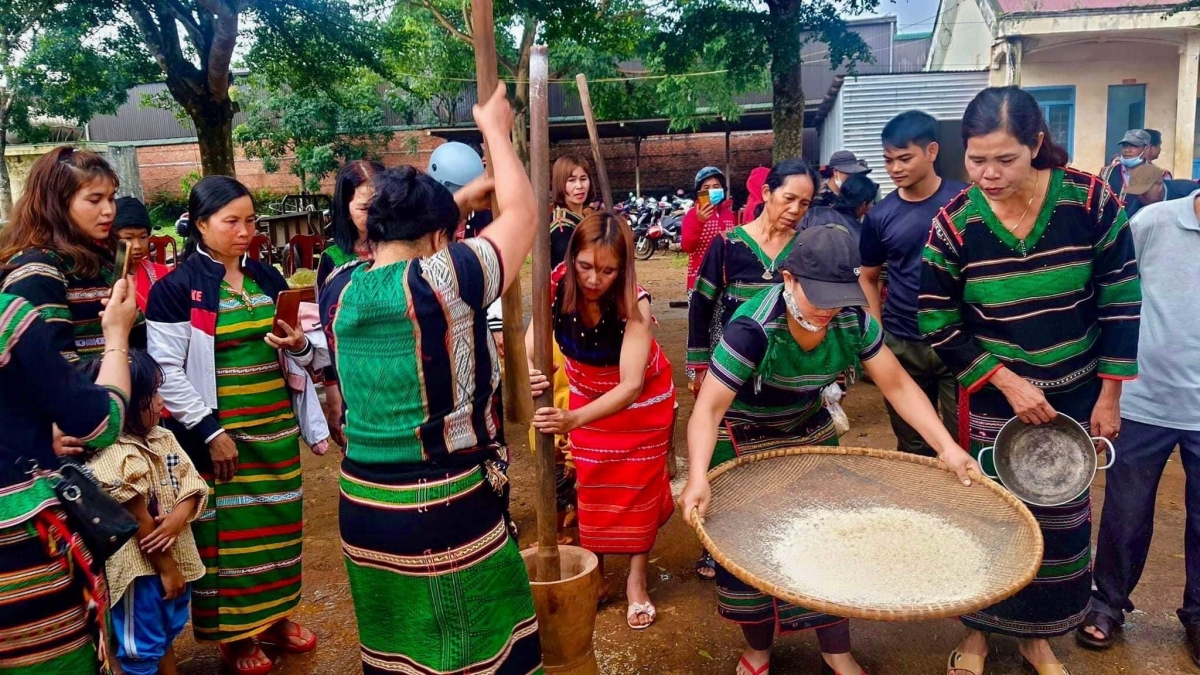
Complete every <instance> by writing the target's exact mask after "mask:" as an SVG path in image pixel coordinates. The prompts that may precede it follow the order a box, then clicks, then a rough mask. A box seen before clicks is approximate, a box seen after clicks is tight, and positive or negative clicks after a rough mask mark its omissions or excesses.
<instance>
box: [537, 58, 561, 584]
mask: <svg viewBox="0 0 1200 675" xmlns="http://www.w3.org/2000/svg"><path fill="white" fill-rule="evenodd" d="M549 72H550V65H549V61H548V59H547V57H546V46H545V45H534V47H533V53H532V55H531V58H530V60H529V177H530V178H531V179H532V182H533V194H534V197H535V198H536V199H537V213H538V217H537V231H536V233H535V234H534V238H533V363H534V365H535V366H536V367H537V369H538V370H540V371H542V372H543V373H549V372H550V371H551V370H552V369H553V368H554V345H553V342H552V339H553V338H552V336H551V332H550V325H551V320H552V318H551V316H550V103H549V95H548V91H547V90H548V86H549V85H548V82H547V80H548V79H549ZM534 403H535V404H536V406H537V407H538V408H549V407H553V406H554V390H553V389H552V388H551V389H547V390H546V391H545V392H544V393H543V394H542V395H541V396H539V397H538V398H537V400H536V401H535V402H534ZM534 450H535V454H536V457H537V496H536V499H535V500H534V504H533V505H534V507H535V510H536V511H537V533H538V551H537V581H543V582H544V581H558V580H559V579H561V578H562V570H561V569H560V566H559V560H558V513H557V509H556V506H555V494H554V434H543V433H539V434H536V439H535V447H534Z"/></svg>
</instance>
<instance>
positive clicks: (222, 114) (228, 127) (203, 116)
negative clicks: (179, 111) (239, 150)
mask: <svg viewBox="0 0 1200 675" xmlns="http://www.w3.org/2000/svg"><path fill="white" fill-rule="evenodd" d="M196 96H197V98H200V97H208V100H193V102H192V103H191V104H190V105H184V110H187V112H188V116H189V117H191V118H192V124H194V125H195V126H196V140H197V142H198V144H199V146H200V172H201V173H202V174H204V175H205V176H234V177H236V176H237V172H236V171H235V169H234V163H233V162H234V153H233V113H234V110H233V102H232V101H230V100H229V99H228V98H226V99H224V100H221V101H217V100H213V99H212V98H211V94H208V93H207V92H205V93H203V94H197V95H196ZM178 99H179V97H178V96H176V100H178Z"/></svg>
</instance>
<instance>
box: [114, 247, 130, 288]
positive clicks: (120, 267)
mask: <svg viewBox="0 0 1200 675" xmlns="http://www.w3.org/2000/svg"><path fill="white" fill-rule="evenodd" d="M127 276H129V242H127V241H125V240H124V239H119V240H117V257H116V260H115V261H114V262H113V285H114V286H116V285H117V280H118V279H124V278H125V277H127Z"/></svg>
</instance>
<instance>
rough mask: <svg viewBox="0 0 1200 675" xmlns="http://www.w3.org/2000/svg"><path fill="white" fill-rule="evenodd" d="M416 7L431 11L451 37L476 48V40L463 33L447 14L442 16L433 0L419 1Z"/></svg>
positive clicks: (468, 25)
mask: <svg viewBox="0 0 1200 675" xmlns="http://www.w3.org/2000/svg"><path fill="white" fill-rule="evenodd" d="M415 6H416V7H421V8H424V9H427V10H429V12H430V13H431V14H433V18H434V19H435V20H436V21H437V22H438V23H439V24H441V25H442V28H445V29H446V30H447V31H448V32H449V33H450V35H453V36H454V37H455V38H458V39H459V40H461V41H462V42H464V43H466V44H468V45H471V46H472V47H474V46H475V40H474V39H473V38H472V37H471V36H470V35H468V34H466V33H464V32H462V31H461V30H459V29H458V28H457V27H456V26H455V25H454V24H453V23H451V22H450V20H449V19H447V18H446V15H445V14H442V12H441V11H440V10H439V9H438V8H437V7H434V6H433V2H432V0H419V2H418V3H416V4H415ZM467 30H470V24H467Z"/></svg>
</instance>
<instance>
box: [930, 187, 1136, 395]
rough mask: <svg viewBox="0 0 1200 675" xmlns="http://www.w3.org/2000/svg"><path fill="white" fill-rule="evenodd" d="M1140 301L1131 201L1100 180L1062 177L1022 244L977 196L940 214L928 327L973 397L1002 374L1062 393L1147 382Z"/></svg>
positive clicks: (966, 196)
mask: <svg viewBox="0 0 1200 675" xmlns="http://www.w3.org/2000/svg"><path fill="white" fill-rule="evenodd" d="M1141 297H1142V295H1141V290H1140V287H1139V284H1138V274H1137V262H1136V260H1135V259H1134V252H1133V238H1132V236H1131V235H1130V233H1129V226H1128V222H1127V220H1126V218H1125V212H1124V211H1123V210H1122V209H1121V204H1120V202H1118V201H1117V200H1116V198H1115V197H1114V196H1113V194H1112V192H1111V191H1110V190H1109V189H1108V188H1107V187H1106V186H1105V185H1104V183H1102V182H1101V181H1100V180H1099V179H1098V178H1096V177H1095V176H1092V175H1089V174H1086V173H1083V172H1080V171H1075V170H1073V169H1066V170H1063V169H1055V170H1054V171H1053V174H1052V176H1051V179H1050V185H1049V187H1048V189H1047V193H1046V203H1045V205H1044V206H1043V207H1042V211H1041V213H1040V214H1039V215H1038V218H1037V221H1036V222H1035V224H1034V227H1033V230H1032V231H1031V232H1030V233H1029V236H1027V237H1026V238H1025V239H1023V240H1017V239H1016V238H1015V237H1014V236H1013V235H1012V234H1011V233H1010V232H1009V231H1008V230H1007V229H1006V228H1005V227H1004V225H1002V224H1001V223H1000V221H999V219H997V218H996V216H995V214H994V213H992V210H991V207H989V206H988V203H987V199H986V197H984V195H983V192H982V191H981V190H980V189H979V188H978V187H971V188H969V189H967V190H965V191H963V192H962V193H961V194H960V195H959V196H958V197H956V198H955V199H954V200H953V201H951V202H950V203H949V204H947V205H946V206H945V207H944V208H943V209H942V210H941V212H939V213H938V216H937V218H936V219H935V220H934V221H933V231H932V233H931V235H930V239H929V244H928V245H927V246H926V248H925V259H924V265H923V269H922V279H921V296H920V299H919V305H920V306H919V311H918V314H917V320H918V323H919V325H920V329H921V333H922V334H923V335H924V337H925V339H926V340H928V341H929V342H930V343H931V344H932V345H933V347H934V349H936V350H937V352H938V355H939V356H940V357H941V358H942V361H944V362H945V363H946V365H947V367H949V368H950V369H951V370H952V371H954V372H955V373H956V374H957V375H958V379H959V381H960V382H962V384H963V386H964V387H966V388H967V390H968V392H971V393H973V392H975V391H978V390H979V389H981V388H982V387H983V386H984V385H985V384H986V383H987V380H988V378H989V377H990V376H991V375H992V374H993V373H995V372H996V371H997V370H998V369H999V368H1000V366H1002V365H1003V366H1006V367H1008V368H1009V369H1011V370H1012V371H1013V372H1015V373H1016V374H1018V375H1020V376H1021V377H1024V378H1025V379H1027V380H1030V381H1031V382H1033V383H1034V384H1036V385H1037V386H1039V387H1041V388H1042V389H1044V390H1046V391H1047V392H1051V393H1057V392H1063V391H1069V390H1071V389H1073V388H1074V387H1076V386H1078V385H1079V383H1080V382H1081V381H1084V380H1086V379H1088V378H1090V377H1094V376H1096V375H1098V376H1100V377H1109V378H1114V379H1132V378H1133V377H1135V376H1136V375H1137V337H1138V320H1137V319H1138V311H1139V309H1140V307H1141Z"/></svg>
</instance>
